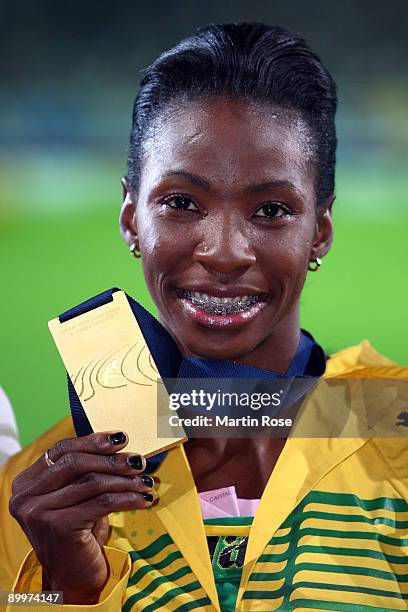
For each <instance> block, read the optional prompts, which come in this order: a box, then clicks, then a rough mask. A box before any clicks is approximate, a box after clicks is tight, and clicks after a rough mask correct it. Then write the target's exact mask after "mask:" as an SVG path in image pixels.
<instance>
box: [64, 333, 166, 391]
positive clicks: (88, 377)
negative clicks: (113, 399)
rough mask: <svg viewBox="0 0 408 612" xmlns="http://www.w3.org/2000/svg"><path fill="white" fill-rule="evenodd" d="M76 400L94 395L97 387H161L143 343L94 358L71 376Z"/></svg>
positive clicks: (153, 364)
mask: <svg viewBox="0 0 408 612" xmlns="http://www.w3.org/2000/svg"><path fill="white" fill-rule="evenodd" d="M71 380H72V383H73V385H74V387H75V390H76V392H77V394H78V397H79V399H80V400H83V401H84V402H86V401H87V400H90V399H91V398H92V397H94V396H95V394H96V392H97V390H98V388H101V387H102V388H103V389H119V388H121V387H126V386H127V385H128V384H132V385H138V386H143V387H152V386H153V384H157V383H160V384H163V382H162V381H161V380H160V375H159V372H158V370H157V368H156V365H155V363H154V361H153V358H152V356H151V354H150V352H149V350H148V348H147V346H146V344H138V343H135V344H125V345H123V346H121V347H120V348H118V349H114V350H113V351H108V352H107V353H106V352H105V353H103V354H102V355H98V356H97V357H96V358H95V359H93V360H92V361H90V362H89V363H88V364H86V365H82V366H81V367H80V368H79V370H78V371H77V372H76V373H75V374H74V375H73V376H71Z"/></svg>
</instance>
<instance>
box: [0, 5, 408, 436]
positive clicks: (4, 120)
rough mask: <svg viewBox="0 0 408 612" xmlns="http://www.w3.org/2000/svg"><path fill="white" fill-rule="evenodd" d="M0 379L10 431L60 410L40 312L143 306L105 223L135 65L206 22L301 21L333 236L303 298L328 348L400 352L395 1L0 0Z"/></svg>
mask: <svg viewBox="0 0 408 612" xmlns="http://www.w3.org/2000/svg"><path fill="white" fill-rule="evenodd" d="M0 17H1V19H0V67H1V74H2V78H1V83H0V88H1V96H0V117H1V130H0V143H1V150H0V270H1V282H2V298H1V301H0V339H1V340H0V384H1V385H2V386H3V387H4V389H5V390H6V392H7V393H8V395H9V396H10V398H11V400H12V403H13V405H14V408H15V411H16V415H17V420H18V424H19V428H20V433H21V439H22V443H23V444H26V443H28V442H29V441H31V440H32V439H33V438H35V437H37V436H38V435H39V434H40V433H41V432H43V431H44V430H45V429H46V428H48V427H49V426H51V425H52V424H53V423H54V422H56V421H57V420H59V419H60V418H61V417H62V416H64V415H65V414H68V403H67V397H66V388H65V374H64V369H63V366H62V363H61V361H60V358H59V356H58V354H57V351H56V349H55V347H54V345H53V341H52V339H51V337H50V335H49V333H48V329H47V321H48V319H51V318H53V317H55V316H57V315H58V314H59V313H60V312H62V311H64V310H66V309H67V308H69V307H70V306H72V305H74V304H76V303H78V302H80V301H83V300H84V299H86V298H88V297H90V296H92V295H94V294H96V293H98V292H100V291H102V290H104V289H107V288H109V287H111V286H118V287H121V288H123V289H125V290H126V291H128V292H129V293H130V294H131V295H133V296H134V297H136V298H137V299H138V300H139V301H141V302H142V303H143V304H144V305H145V306H147V307H148V308H149V309H151V310H152V311H153V306H152V303H151V301H150V298H149V296H148V295H147V292H146V290H145V287H144V284H143V280H142V276H141V272H140V264H139V263H138V262H135V261H134V260H132V259H131V258H130V257H129V254H128V251H127V248H126V246H125V245H124V244H123V243H122V241H121V239H120V236H119V233H118V227H117V218H118V212H119V206H120V195H121V188H120V177H121V175H122V174H123V172H124V169H125V162H126V149H127V140H128V131H129V128H130V117H131V107H132V102H133V98H134V96H135V93H136V91H137V87H138V82H139V80H140V77H141V72H140V71H141V70H142V69H143V67H145V66H147V65H148V64H149V63H150V62H151V61H152V60H153V59H154V58H155V57H156V55H157V54H158V53H159V52H160V51H162V50H164V49H166V48H168V47H169V46H171V45H173V44H174V43H176V42H177V41H178V40H179V38H181V37H182V36H184V35H187V34H189V33H190V32H191V31H192V30H193V29H195V28H196V27H197V26H199V25H204V24H206V23H208V22H210V21H241V20H259V21H266V22H268V23H271V24H279V25H283V26H286V27H288V28H290V29H293V30H296V31H298V32H301V33H302V34H303V35H304V36H305V37H306V39H307V40H308V41H309V43H310V44H311V45H312V47H314V48H315V49H316V50H317V52H318V53H319V54H320V55H321V57H322V59H323V60H324V62H325V63H326V65H327V66H328V68H329V69H330V70H331V71H332V73H333V75H334V77H335V78H336V80H337V83H338V86H339V99H340V107H339V114H338V123H337V125H338V135H339V151H338V173H337V200H336V204H335V222H336V235H335V244H334V248H333V250H332V252H331V253H330V254H329V255H328V256H327V258H326V259H325V260H324V264H323V267H322V269H321V271H320V272H319V273H318V274H310V275H309V279H308V282H307V288H306V291H305V293H304V296H303V314H302V323H303V326H304V327H306V328H307V329H309V330H310V331H311V332H312V333H313V334H314V335H315V336H316V337H317V338H318V339H319V340H320V341H321V342H322V343H323V344H324V346H325V348H326V349H327V350H328V351H329V352H333V351H336V350H339V349H341V348H342V347H345V346H348V345H351V344H355V343H358V342H360V341H361V340H362V339H363V338H368V339H369V340H370V342H371V343H372V344H373V346H374V347H375V348H376V349H377V350H379V351H380V352H382V353H384V354H386V355H388V356H389V357H390V358H392V359H395V360H397V361H399V362H401V363H406V362H407V336H408V335H407V328H408V325H407V302H408V300H407V298H408V295H407V293H408V292H407V228H408V223H407V220H408V208H407V159H408V155H407V154H408V145H407V143H408V118H407V107H408V105H407V101H408V95H407V94H408V75H407V58H408V38H407V34H406V33H407V26H408V3H407V2H405V1H393V0H391V1H390V2H387V3H384V2H382V1H381V0H378V1H374V0H370V1H368V0H363V1H360V2H354V1H352V0H344V1H343V2H341V3H338V2H334V1H333V2H327V1H323V0H309V2H307V3H306V2H294V1H288V0H276V1H269V2H266V1H265V0H262V1H261V0H251V1H249V0H234V1H233V2H232V1H226V2H222V3H220V2H218V1H217V0H207V2H205V3H204V2H177V1H175V0H168V1H167V2H165V1H163V0H156V2H155V3H139V2H136V1H130V0H121V1H120V2H113V1H112V0H110V1H104V0H100V1H99V2H96V1H94V0H88V1H87V2H78V0H73V1H72V2H69V3H60V2H52V1H45V0H37V1H32V2H30V1H23V0H20V1H19V0H17V1H16V2H14V3H11V2H1V4H0Z"/></svg>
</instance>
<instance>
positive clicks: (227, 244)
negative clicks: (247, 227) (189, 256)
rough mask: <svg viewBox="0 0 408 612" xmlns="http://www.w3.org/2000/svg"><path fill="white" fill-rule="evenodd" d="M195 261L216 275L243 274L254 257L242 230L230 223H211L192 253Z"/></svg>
mask: <svg viewBox="0 0 408 612" xmlns="http://www.w3.org/2000/svg"><path fill="white" fill-rule="evenodd" d="M193 258H194V260H195V261H198V262H200V263H201V264H202V265H203V266H204V267H205V268H206V269H208V270H209V271H211V272H217V273H218V274H230V273H232V272H236V271H240V272H244V271H245V270H244V269H246V268H248V267H249V266H252V265H254V263H255V262H256V256H255V253H254V251H253V249H252V248H251V244H250V241H249V239H248V237H247V236H246V235H245V234H244V232H243V230H242V228H238V227H235V226H233V225H231V224H230V223H226V222H218V223H216V222H215V223H213V224H212V226H211V228H207V231H206V233H205V234H204V235H203V236H202V237H201V240H200V242H199V244H197V247H196V248H195V251H194V256H193Z"/></svg>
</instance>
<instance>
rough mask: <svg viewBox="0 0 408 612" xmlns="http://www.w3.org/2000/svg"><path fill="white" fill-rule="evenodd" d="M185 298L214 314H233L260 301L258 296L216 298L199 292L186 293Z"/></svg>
mask: <svg viewBox="0 0 408 612" xmlns="http://www.w3.org/2000/svg"><path fill="white" fill-rule="evenodd" d="M185 297H186V298H187V299H189V300H191V301H192V302H193V304H195V305H196V306H200V307H201V308H203V309H204V310H206V311H207V312H210V313H212V314H232V313H235V312H241V311H243V310H245V309H246V308H249V307H250V306H252V305H253V304H255V303H256V302H257V301H258V296H257V295H240V296H237V297H224V298H220V297H216V296H214V295H208V294H206V293H199V292H198V291H186V292H185Z"/></svg>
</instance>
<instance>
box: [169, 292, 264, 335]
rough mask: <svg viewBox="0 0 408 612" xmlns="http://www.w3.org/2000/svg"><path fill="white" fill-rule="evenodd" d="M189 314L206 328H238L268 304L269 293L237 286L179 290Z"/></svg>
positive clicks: (183, 305)
mask: <svg viewBox="0 0 408 612" xmlns="http://www.w3.org/2000/svg"><path fill="white" fill-rule="evenodd" d="M176 296H177V298H178V300H179V302H180V303H181V305H182V308H183V309H184V311H185V313H186V315H187V316H189V317H191V319H192V320H193V321H194V322H195V323H197V324H198V325H203V326H206V327H215V328H217V327H218V328H224V329H225V328H230V329H232V328H238V327H242V326H243V325H246V324H248V323H249V322H251V321H252V320H253V319H254V318H255V317H256V316H257V315H258V313H259V312H261V310H262V309H263V308H264V307H265V306H266V304H267V301H268V294H266V293H261V292H252V291H251V289H246V288H245V287H242V288H234V287H218V288H217V287H212V288H206V287H195V288H191V289H176Z"/></svg>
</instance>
